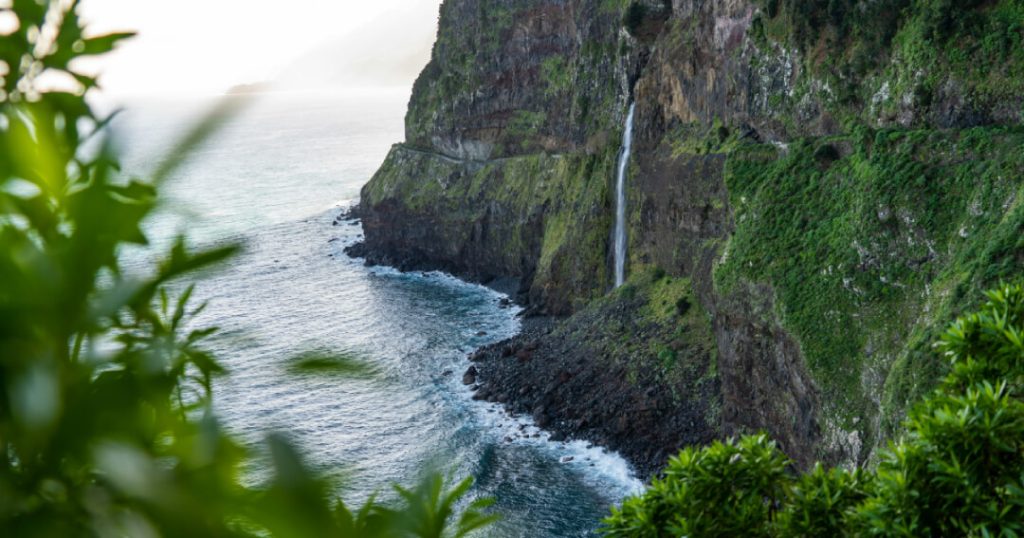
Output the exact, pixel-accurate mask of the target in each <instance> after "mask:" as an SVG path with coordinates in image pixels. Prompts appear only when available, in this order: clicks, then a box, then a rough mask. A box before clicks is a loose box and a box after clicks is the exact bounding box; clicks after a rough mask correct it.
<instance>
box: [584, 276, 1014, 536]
mask: <svg viewBox="0 0 1024 538" xmlns="http://www.w3.org/2000/svg"><path fill="white" fill-rule="evenodd" d="M987 297H988V301H987V302H986V303H985V304H984V305H983V306H982V308H981V309H980V310H979V311H978V312H976V313H973V314H969V315H966V316H963V317H961V318H960V319H958V320H957V321H956V322H955V323H953V324H952V326H951V327H950V328H949V329H948V330H947V331H946V333H945V334H944V335H943V336H942V338H941V341H940V342H939V343H938V344H937V347H938V348H939V349H940V350H941V351H942V352H943V353H944V354H945V355H946V356H947V357H948V358H949V359H950V360H951V361H952V363H953V365H952V366H953V367H952V370H951V373H950V374H949V375H948V377H947V378H946V380H945V382H944V383H943V384H942V385H941V386H940V387H939V388H938V389H937V390H936V391H935V392H934V393H933V394H932V395H930V396H929V397H928V398H926V399H925V400H924V401H923V402H921V403H920V404H919V405H918V406H917V407H915V408H914V409H913V410H912V411H911V413H910V415H909V417H908V419H907V421H906V424H905V426H906V434H905V436H904V438H903V439H902V440H900V441H899V442H897V443H895V444H893V445H892V447H891V448H889V449H888V450H886V451H884V452H883V454H882V455H881V462H880V463H879V465H878V468H877V469H876V470H875V471H873V472H872V471H866V470H855V471H852V472H850V471H846V470H843V469H829V470H826V469H824V468H823V467H822V466H821V465H818V466H816V467H815V468H814V470H813V471H811V472H810V473H807V474H804V475H802V476H793V475H791V474H790V473H788V472H787V467H788V466H787V463H788V462H787V461H786V459H785V457H784V456H782V454H781V453H780V452H779V451H778V450H777V449H776V448H775V445H774V444H773V443H772V442H770V441H768V440H767V438H766V437H765V436H763V435H759V436H748V437H744V438H743V439H741V440H739V441H738V442H736V441H730V442H728V443H715V444H714V445H712V446H709V447H706V448H701V449H697V448H687V449H685V450H683V451H682V453H681V454H680V455H679V456H678V457H676V458H673V459H672V460H671V461H670V463H669V465H668V467H667V468H666V469H665V471H664V476H663V477H662V478H659V479H657V480H655V481H654V482H652V484H651V485H650V487H649V489H648V490H647V491H646V492H645V493H643V494H642V495H640V496H637V497H632V498H630V499H627V500H626V501H625V502H624V503H623V505H622V507H621V508H616V509H613V510H612V515H611V516H610V517H608V518H607V519H606V520H605V527H604V529H603V532H604V534H605V535H607V536H642V537H663V536H690V537H698V536H740V535H743V536H780V537H795V536H800V537H809V536H906V537H911V536H1020V535H1021V534H1024V402H1022V398H1021V397H1022V395H1024V394H1022V392H1021V387H1022V385H1021V381H1022V379H1024V285H1020V284H1018V285H1003V286H1000V287H999V288H998V289H996V290H993V291H990V292H988V294H987Z"/></svg>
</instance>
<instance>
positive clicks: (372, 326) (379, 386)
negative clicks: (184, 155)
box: [116, 91, 639, 537]
mask: <svg viewBox="0 0 1024 538" xmlns="http://www.w3.org/2000/svg"><path fill="white" fill-rule="evenodd" d="M407 98H408V96H407V94H406V93H405V92H397V91H377V92H352V93H346V94H343V95H333V96H324V95H312V94H301V95H300V94H292V95H276V96H269V97H263V98H261V99H258V100H257V101H256V102H254V103H252V104H250V106H249V107H248V108H246V109H245V111H244V112H243V113H242V114H241V115H240V116H238V117H236V118H235V119H233V120H232V121H230V122H229V123H228V124H227V125H226V126H225V127H224V128H223V129H222V130H221V131H220V132H218V133H217V134H216V135H215V136H213V137H212V138H211V139H210V140H209V141H208V142H207V143H206V144H205V145H204V146H203V147H202V148H201V149H200V150H199V151H198V152H196V153H195V154H194V155H193V156H192V159H191V160H189V161H188V162H187V163H186V164H185V165H184V166H183V167H182V168H181V169H180V170H179V172H178V173H177V174H176V175H175V177H174V178H173V180H172V181H171V182H170V183H169V184H168V185H166V187H165V188H164V194H167V195H169V197H170V199H171V200H173V202H172V203H171V204H169V205H168V206H167V207H165V209H164V211H163V212H162V213H161V214H160V215H158V216H157V217H155V218H154V219H153V220H152V221H151V222H149V223H148V229H149V230H150V234H151V235H152V236H154V238H155V243H157V244H166V242H167V241H168V240H169V238H170V237H172V236H173V235H175V234H176V233H179V232H185V233H187V234H188V236H189V237H190V239H192V240H193V242H194V243H208V242H212V241H222V240H233V241H240V242H243V243H244V245H245V250H244V253H243V254H242V255H240V256H239V257H237V258H235V259H233V260H232V261H230V262H229V263H228V264H226V266H225V267H223V268H221V269H220V270H219V271H217V272H215V273H213V274H212V275H210V276H209V277H208V278H206V279H204V280H202V281H201V283H200V285H199V287H198V288H197V291H196V294H197V297H198V298H199V300H200V301H209V307H208V308H207V309H206V310H205V311H204V312H203V313H202V314H201V317H200V319H199V320H198V322H199V323H201V324H202V325H205V326H217V327H220V328H221V331H220V333H219V335H218V336H216V337H215V338H214V339H212V340H210V342H209V347H210V348H211V349H212V350H213V351H215V352H216V354H217V356H218V357H219V358H220V360H221V362H222V363H223V364H224V365H225V366H226V367H227V368H228V370H229V371H230V375H229V376H227V377H225V378H223V379H221V380H220V381H218V383H217V389H216V390H217V392H216V402H215V407H216V410H217V413H218V416H219V417H220V418H221V419H222V421H223V422H224V423H225V425H226V427H227V428H228V429H229V430H230V431H231V432H232V433H233V434H234V435H236V436H237V437H238V438H239V439H240V440H241V441H242V442H243V443H245V444H246V445H248V446H250V447H252V448H253V449H254V451H256V452H257V454H258V453H259V450H260V446H261V442H262V440H263V439H264V437H265V436H266V434H267V433H269V432H272V431H285V432H287V433H288V434H290V435H291V436H292V438H293V439H294V440H295V441H296V442H297V443H298V444H299V446H300V447H302V449H303V451H304V452H305V454H306V455H307V459H308V460H309V462H310V463H311V464H312V465H314V466H315V467H316V468H317V469H318V470H320V471H321V472H323V473H326V474H327V475H329V476H345V477H346V479H345V481H344V489H343V490H342V492H341V494H342V496H343V497H344V498H346V499H348V500H349V501H351V502H359V501H361V500H362V499H365V498H366V497H367V496H368V495H370V494H371V493H373V492H375V491H378V490H384V492H385V493H386V491H387V487H388V484H390V483H394V482H397V483H402V484H408V485H411V484H414V483H415V482H416V480H417V477H418V476H419V473H420V472H421V471H422V470H423V469H426V468H431V467H433V468H439V469H440V470H442V471H444V472H449V473H453V474H454V475H455V476H459V477H461V476H466V475H472V476H474V477H475V478H476V481H477V482H476V483H477V487H476V488H475V489H474V491H473V495H474V496H481V495H487V496H493V497H495V498H496V500H497V506H496V509H497V510H498V511H500V512H501V513H502V514H503V515H504V519H503V521H502V522H501V523H500V524H499V525H498V526H497V527H495V528H492V529H490V530H489V531H488V532H486V533H485V534H487V535H489V536H510V537H511V536H523V537H545V536H552V537H553V536H588V535H590V534H591V533H592V531H593V529H594V528H595V527H596V526H597V525H598V522H599V520H600V518H601V517H603V516H604V515H605V514H607V510H608V507H609V506H610V505H611V504H613V503H616V502H618V501H620V500H621V498H622V497H623V496H624V495H626V494H627V493H629V492H631V491H635V490H636V488H637V487H638V486H639V484H638V482H637V481H636V480H635V479H634V478H633V477H632V474H631V473H630V470H629V468H628V466H627V465H626V464H625V462H624V461H623V460H622V459H621V458H619V457H618V456H616V455H614V454H608V453H606V452H604V451H603V450H601V449H600V448H587V445H586V444H585V443H582V442H574V443H569V444H565V443H557V442H551V441H548V440H547V435H546V434H544V433H543V432H539V431H538V430H537V429H536V428H534V427H533V426H532V424H531V423H530V422H529V421H528V420H517V419H513V418H510V417H508V416H507V415H506V414H504V412H503V411H501V409H500V408H498V407H497V406H494V405H492V404H485V403H480V402H474V401H472V400H471V398H470V396H471V394H470V392H469V390H468V389H467V388H466V387H464V386H463V385H462V382H461V378H462V372H463V371H464V370H465V369H466V367H467V366H468V362H467V360H466V355H467V353H469V352H471V351H472V350H473V349H475V348H476V347H478V346H481V345H484V344H488V343H491V342H495V341H498V340H500V339H503V338H506V337H508V336H511V335H512V334H514V333H515V332H516V331H517V329H518V320H517V319H516V317H515V314H516V311H515V309H502V308H500V307H499V301H500V299H501V296H500V295H499V294H497V293H496V292H494V291H492V290H489V289H487V288H484V287H481V286H476V285H471V284H466V283H463V282H461V281H459V280H457V279H455V278H452V277H450V276H446V275H442V274H439V273H428V274H422V273H416V274H402V273H399V272H397V271H394V270H391V269H387V268H368V267H364V266H363V264H362V261H361V260H353V259H350V258H348V257H347V256H346V255H345V254H344V253H343V252H342V251H343V248H344V247H345V246H346V245H348V244H351V243H352V242H354V241H356V240H358V239H359V238H360V237H361V234H362V231H361V228H360V227H359V226H357V225H349V224H348V223H342V224H340V225H334V220H335V217H336V216H337V215H338V213H339V212H340V211H341V209H340V208H341V207H342V206H344V205H346V204H347V203H349V202H350V201H351V200H353V199H355V198H356V197H357V196H358V193H359V188H360V187H361V186H362V185H363V184H364V183H366V181H367V180H369V178H370V177H371V176H372V174H373V172H374V170H375V169H376V168H377V166H379V164H380V163H381V162H382V161H383V159H384V156H385V155H386V153H387V150H388V148H389V147H390V145H391V144H392V143H393V142H395V141H397V140H401V139H402V138H403V130H402V116H403V114H404V110H405V105H406V102H407ZM209 104H210V103H199V102H194V101H193V102H187V103H182V102H173V101H156V100H149V101H138V102H134V103H130V104H129V105H128V107H127V110H126V112H125V113H124V114H123V115H122V116H121V117H120V118H119V119H118V121H117V122H116V128H117V130H118V132H119V136H120V139H121V140H122V145H123V146H124V150H125V152H124V155H123V162H124V165H125V170H126V171H127V172H128V173H134V174H139V175H144V174H145V172H146V171H149V170H152V169H153V167H154V165H155V164H156V162H158V160H159V157H160V156H161V155H163V154H164V153H165V152H166V151H167V149H168V148H169V146H170V145H171V144H172V142H173V141H174V140H175V139H176V137H177V136H179V135H180V134H181V133H182V132H183V129H184V128H185V126H187V125H189V124H190V123H191V122H193V121H194V120H195V119H196V118H197V117H198V115H199V114H201V111H202V110H204V109H205V108H207V107H208V106H209ZM318 350H320V351H322V350H326V351H344V352H348V353H352V354H355V355H357V356H360V357H363V358H364V359H365V360H366V361H367V362H369V363H370V364H371V365H372V366H373V367H374V368H375V369H376V370H377V372H378V374H377V375H376V376H375V377H374V378H372V379H351V378H344V377H338V376H332V375H311V374H302V375H295V374H292V373H289V372H288V370H287V368H286V366H287V364H288V362H289V359H291V358H292V357H294V356H295V355H296V354H299V353H302V352H306V351H318ZM535 434H539V435H535ZM569 457H571V461H567V460H569V459H570V458H569ZM257 462H258V463H257V464H256V468H255V469H252V470H251V472H250V475H251V477H252V478H251V479H252V480H257V481H258V480H261V479H263V478H264V477H265V474H266V467H265V466H264V465H263V464H262V463H261V462H260V460H259V459H258V460H257Z"/></svg>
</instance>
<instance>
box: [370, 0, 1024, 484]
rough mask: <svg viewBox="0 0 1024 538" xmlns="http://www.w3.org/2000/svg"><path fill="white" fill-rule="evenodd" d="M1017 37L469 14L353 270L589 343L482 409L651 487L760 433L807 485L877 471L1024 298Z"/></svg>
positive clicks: (842, 25) (944, 11)
mask: <svg viewBox="0 0 1024 538" xmlns="http://www.w3.org/2000/svg"><path fill="white" fill-rule="evenodd" d="M1021 21H1024V2H1021V1H1020V0H1000V1H986V2H966V3H963V2H961V3H958V4H956V5H954V4H952V3H950V2H946V1H943V0H889V1H883V2H866V1H858V0H832V1H828V2H826V1H812V2H797V1H796V0H760V1H756V2H752V1H749V0H714V1H697V0H675V1H674V2H672V3H671V4H668V3H661V2H642V3H632V4H630V3H627V2H620V1H615V0H589V1H588V0H575V1H571V0H564V1H557V0H449V1H447V2H445V4H444V6H443V8H442V12H441V25H440V30H439V35H438V41H437V44H436V45H435V49H434V53H433V59H432V61H431V63H430V65H429V66H428V67H427V68H426V69H425V70H424V72H423V74H422V75H421V77H420V79H419V81H418V82H417V84H416V87H415V88H414V92H413V96H412V99H411V102H410V109H409V114H408V116H407V133H406V139H407V140H406V143H405V144H401V145H398V146H396V147H395V148H394V149H393V150H392V152H391V154H390V155H389V157H388V159H387V161H386V162H385V163H384V166H383V167H382V168H381V170H380V171H379V172H378V173H377V175H376V176H375V177H374V178H373V180H372V181H371V182H370V183H369V184H368V185H367V186H366V188H365V189H364V190H363V197H362V206H361V215H362V217H363V219H364V220H363V222H364V227H365V232H366V243H365V244H364V245H361V246H360V247H358V248H356V249H354V251H353V252H354V253H356V254H360V255H365V256H366V257H367V258H368V259H369V260H370V261H373V262H382V263H391V264H396V265H399V266H400V267H406V268H427V267H429V268H442V269H446V270H449V271H452V272H454V273H456V274H460V275H463V276H466V277H470V278H474V279H478V280H483V281H486V280H489V279H493V278H499V277H513V278H516V279H519V281H520V282H521V289H522V291H523V297H524V300H526V301H527V302H529V304H530V305H531V307H532V308H533V309H534V311H536V312H547V313H549V314H554V315H559V316H565V315H570V314H571V315H572V317H570V318H568V319H567V320H564V321H559V322H557V323H555V326H554V327H553V328H551V329H550V330H544V331H541V332H539V333H538V334H533V335H524V337H521V338H520V339H518V340H517V341H513V342H510V343H509V344H508V345H507V347H508V349H507V350H505V349H503V348H501V349H498V350H493V351H494V352H491V353H485V354H483V355H482V356H479V357H477V358H478V359H480V361H479V364H478V367H479V369H480V370H481V375H480V381H481V383H482V387H481V394H482V395H484V396H486V397H489V398H492V399H499V400H502V401H504V402H505V403H507V404H509V405H510V406H511V407H513V408H515V409H518V410H520V411H524V412H529V413H533V414H534V415H535V416H537V418H538V420H541V421H542V422H545V423H548V424H549V427H551V428H553V429H555V430H558V431H561V432H563V433H565V434H568V435H575V436H582V437H587V438H591V439H599V440H601V441H602V442H605V443H607V444H609V445H611V446H613V447H615V448H619V449H622V450H624V452H625V453H626V454H627V455H628V456H630V457H631V458H632V459H634V461H638V462H641V463H642V464H643V466H644V468H645V470H648V471H651V470H653V469H654V468H656V466H657V463H658V462H659V460H660V459H663V458H664V457H665V456H666V455H667V454H668V453H669V452H671V450H672V449H674V447H678V446H680V445H682V444H685V443H690V442H703V441H706V440H707V439H709V438H711V437H714V436H721V435H728V434H732V433H737V432H740V431H747V430H751V429H764V430H767V431H768V432H769V433H771V434H772V435H773V436H774V437H776V438H777V439H779V441H780V443H781V445H782V446H783V447H784V449H785V450H787V452H788V453H789V454H790V455H791V456H792V457H794V458H795V459H796V460H797V461H798V462H800V463H801V464H804V465H807V464H810V463H811V462H812V461H814V460H816V459H824V460H826V461H830V462H864V461H870V459H871V457H872V454H873V451H874V449H875V447H877V446H878V444H879V443H880V442H881V441H882V440H884V439H885V438H887V437H889V436H891V435H893V434H894V433H895V432H898V429H899V420H900V418H901V417H902V415H903V413H904V411H905V409H906V406H907V405H908V404H909V403H910V402H911V401H913V399H915V398H916V397H917V396H918V395H920V394H921V393H923V392H925V391H927V390H930V388H931V387H932V386H933V384H934V381H935V379H937V376H939V375H941V373H942V371H943V369H944V367H945V365H944V362H943V361H942V359H941V358H940V357H936V356H934V354H933V353H932V352H931V348H930V346H929V343H930V341H931V340H932V338H933V336H934V334H935V328H936V327H940V326H943V325H944V324H945V323H946V322H947V321H948V320H949V319H950V318H951V317H952V316H953V315H954V314H955V313H957V312H958V311H959V310H960V309H961V308H963V307H964V306H965V305H967V304H970V303H971V302H972V301H974V300H975V299H976V298H977V291H978V290H979V289H981V288H982V287H984V286H986V285H989V284H991V283H993V282H994V281H996V280H998V279H1000V278H1011V277H1014V276H1017V275H1020V274H1024V203H1022V202H1024V151H1022V149H1024V129H1022V128H1021V126H1020V124H1021V116H1022V111H1024V97H1022V96H1024V47H1021V46H1020V45H1021V43H1022V41H1024V29H1022V28H1024V25H1022V22H1021ZM633 99H635V102H636V133H635V134H636V143H635V145H636V147H635V154H634V156H633V159H632V164H631V166H630V179H629V185H628V188H629V192H628V204H629V205H628V210H629V233H628V237H629V249H628V253H629V261H628V274H629V275H630V276H629V281H628V282H627V284H626V285H625V286H623V287H622V288H620V289H618V290H615V291H610V288H611V284H612V282H611V260H610V256H611V254H610V251H611V249H610V245H611V226H612V220H613V215H614V207H613V206H614V200H612V196H611V187H612V186H611V182H612V181H613V178H614V168H615V161H616V156H617V152H618V144H619V140H620V138H621V136H620V135H621V130H622V127H621V123H622V121H623V119H624V116H625V111H626V108H627V106H628V103H629V102H630V101H631V100H633ZM524 350H525V351H524ZM520 351H524V353H520ZM522 356H527V357H530V358H528V359H525V360H524V359H523V358H522ZM538 358H541V359H543V360H538ZM531 380H535V381H533V382H531ZM538 380H546V381H545V382H544V383H541V382H540V381H538ZM540 389H543V390H540ZM531 394H532V396H531ZM538 394H540V396H538ZM598 396H599V397H600V398H598ZM538 398H540V399H538ZM595 405H603V406H604V407H606V408H607V411H601V412H597V411H594V407H595ZM537 409H540V410H541V411H542V412H541V413H539V414H538V413H537ZM616 417H619V419H621V418H622V417H628V418H627V419H626V420H625V422H624V423H621V424H619V423H617V422H616V420H617V419H616ZM626 423H628V424H626ZM659 429H661V430H664V431H657V433H656V434H654V433H651V432H654V431H655V430H659ZM645 432H646V433H645ZM638 438H641V439H647V440H646V441H642V442H637V441H636V439H638Z"/></svg>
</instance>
